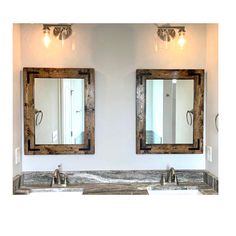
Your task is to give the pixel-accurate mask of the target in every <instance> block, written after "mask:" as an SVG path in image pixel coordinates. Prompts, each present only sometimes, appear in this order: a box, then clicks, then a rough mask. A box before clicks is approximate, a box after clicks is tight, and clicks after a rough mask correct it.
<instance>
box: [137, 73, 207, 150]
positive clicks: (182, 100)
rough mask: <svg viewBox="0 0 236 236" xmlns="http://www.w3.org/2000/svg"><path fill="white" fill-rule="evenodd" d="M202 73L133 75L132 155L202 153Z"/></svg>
mask: <svg viewBox="0 0 236 236" xmlns="http://www.w3.org/2000/svg"><path fill="white" fill-rule="evenodd" d="M203 113H204V70H201V69H196V70H195V69H192V70H177V69H176V70H159V69H139V70H137V71H136V153H137V154H158V153H160V154H168V153H176V154H177V153H192V154H194V153H196V154H197V153H203V119H204V118H203Z"/></svg>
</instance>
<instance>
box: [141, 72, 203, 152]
mask: <svg viewBox="0 0 236 236" xmlns="http://www.w3.org/2000/svg"><path fill="white" fill-rule="evenodd" d="M148 79H152V80H155V79H177V80H178V79H181V80H184V79H193V80H194V120H193V144H146V128H145V124H146V106H145V104H146V94H145V92H146V80H148ZM203 113H204V70H202V69H191V70H177V69H171V70H159V69H138V70H137V71H136V153H137V154H180V153H191V154H199V153H203V125H204V124H203V117H204V114H203Z"/></svg>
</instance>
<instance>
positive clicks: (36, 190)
mask: <svg viewBox="0 0 236 236" xmlns="http://www.w3.org/2000/svg"><path fill="white" fill-rule="evenodd" d="M30 193H37V194H38V193H40V194H51V193H67V194H75V195H82V194H83V189H82V188H71V187H68V188H67V187H66V188H63V187H62V188H32V189H31V191H30Z"/></svg>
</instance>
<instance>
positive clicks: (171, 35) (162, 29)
mask: <svg viewBox="0 0 236 236" xmlns="http://www.w3.org/2000/svg"><path fill="white" fill-rule="evenodd" d="M155 25H156V26H157V35H158V37H159V38H160V39H161V40H163V41H165V43H166V47H167V44H168V43H169V42H170V41H172V40H174V39H175V38H176V35H177V33H176V31H178V35H179V38H178V44H179V46H180V47H181V48H183V47H184V45H185V43H186V39H185V32H186V31H185V27H184V26H171V25H169V24H165V25H161V26H158V25H157V24H155Z"/></svg>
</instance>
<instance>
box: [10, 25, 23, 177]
mask: <svg viewBox="0 0 236 236" xmlns="http://www.w3.org/2000/svg"><path fill="white" fill-rule="evenodd" d="M20 40H21V39H20V25H16V24H15V25H14V26H13V94H14V96H13V130H14V132H13V155H12V156H13V161H12V164H13V176H15V175H17V174H20V173H21V169H22V165H21V162H20V163H18V164H16V163H15V150H16V149H18V148H21V106H22V104H21V103H20V98H21V96H20V93H21V90H20V71H21V41H20ZM20 154H21V150H19V151H18V155H20ZM20 158H21V156H20Z"/></svg>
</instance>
